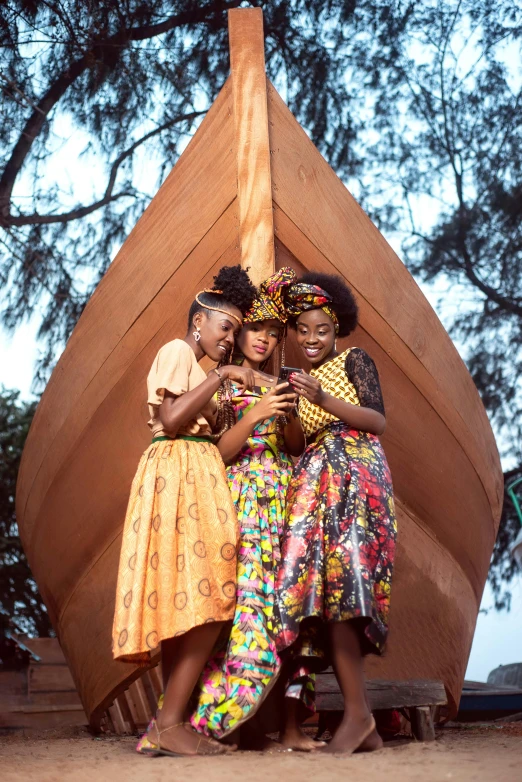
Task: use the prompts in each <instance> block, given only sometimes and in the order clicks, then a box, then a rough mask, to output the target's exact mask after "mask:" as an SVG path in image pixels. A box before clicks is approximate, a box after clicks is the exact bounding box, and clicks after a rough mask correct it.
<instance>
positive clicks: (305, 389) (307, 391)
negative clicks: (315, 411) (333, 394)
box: [290, 372, 325, 407]
mask: <svg viewBox="0 0 522 782" xmlns="http://www.w3.org/2000/svg"><path fill="white" fill-rule="evenodd" d="M290 380H291V383H292V385H293V387H294V388H295V390H296V392H297V393H298V394H299V396H304V398H305V399H308V401H309V402H313V404H314V405H319V407H322V405H323V402H324V398H325V392H324V391H323V389H322V388H321V384H320V382H319V381H318V380H317V378H315V377H312V375H307V373H306V372H295V373H294V374H293V375H291V376H290Z"/></svg>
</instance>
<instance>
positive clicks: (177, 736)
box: [149, 622, 227, 755]
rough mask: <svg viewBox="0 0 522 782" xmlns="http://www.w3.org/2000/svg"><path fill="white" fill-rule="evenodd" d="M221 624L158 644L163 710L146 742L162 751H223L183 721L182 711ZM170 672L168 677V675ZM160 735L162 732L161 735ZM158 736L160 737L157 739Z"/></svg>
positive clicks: (205, 627)
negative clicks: (161, 664) (159, 747)
mask: <svg viewBox="0 0 522 782" xmlns="http://www.w3.org/2000/svg"><path fill="white" fill-rule="evenodd" d="M222 626H223V623H222V622H212V623H210V624H204V625H200V626H199V627H194V628H193V629H192V630H189V632H188V633H185V634H184V635H182V636H180V637H179V638H169V639H168V640H167V641H163V643H162V644H161V654H162V660H163V658H164V659H165V663H166V665H165V670H164V676H165V674H167V675H166V676H165V679H167V677H168V680H166V682H165V692H164V701H163V708H162V709H161V712H160V713H159V715H158V718H157V720H156V724H155V726H154V727H153V728H152V730H151V731H150V732H149V739H150V741H151V742H153V743H154V744H156V745H157V744H158V742H159V744H160V745H161V747H162V748H163V749H167V750H170V751H171V752H177V753H180V754H187V755H194V754H195V753H196V752H197V751H198V747H199V754H220V753H222V752H226V751H227V749H226V748H225V747H221V746H219V745H218V744H217V743H215V742H210V741H208V740H207V739H206V738H205V737H204V736H201V735H200V734H198V733H196V732H195V731H194V730H193V729H192V727H191V726H190V724H187V723H186V722H185V720H186V708H187V705H188V702H189V699H190V696H191V695H192V691H193V690H194V687H195V686H196V683H197V681H198V678H199V675H200V673H201V671H202V670H203V666H204V665H205V663H206V661H207V660H208V658H209V657H210V655H211V653H212V649H213V647H214V644H215V642H216V640H217V638H218V636H219V633H220V631H221V628H222ZM169 669H170V673H168V671H169ZM163 731H165V732H164V733H163ZM158 734H161V735H158Z"/></svg>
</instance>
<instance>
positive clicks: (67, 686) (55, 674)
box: [29, 665, 76, 695]
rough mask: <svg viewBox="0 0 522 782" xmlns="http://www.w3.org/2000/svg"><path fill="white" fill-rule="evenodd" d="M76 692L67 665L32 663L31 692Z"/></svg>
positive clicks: (30, 674) (30, 668) (30, 673)
mask: <svg viewBox="0 0 522 782" xmlns="http://www.w3.org/2000/svg"><path fill="white" fill-rule="evenodd" d="M70 691H72V692H76V688H75V686H74V681H73V678H72V676H71V672H70V670H69V668H68V667H67V665H30V666H29V694H30V695H31V694H32V693H33V692H70Z"/></svg>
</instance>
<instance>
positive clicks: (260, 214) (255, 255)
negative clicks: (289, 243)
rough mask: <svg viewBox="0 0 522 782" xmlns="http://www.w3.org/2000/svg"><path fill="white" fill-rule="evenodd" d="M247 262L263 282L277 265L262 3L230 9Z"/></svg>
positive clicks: (243, 248)
mask: <svg viewBox="0 0 522 782" xmlns="http://www.w3.org/2000/svg"><path fill="white" fill-rule="evenodd" d="M228 32H229V41H230V70H231V74H232V94H233V98H234V128H235V139H236V155H237V197H238V201H239V236H240V243H241V263H242V265H243V266H244V267H245V268H248V267H250V275H251V277H252V280H253V281H254V283H256V284H259V283H260V282H261V281H262V280H265V279H266V278H267V277H269V276H270V275H271V274H273V273H274V270H275V266H274V263H275V254H274V225H273V217H272V182H271V176H270V145H269V140H268V111H267V93H266V73H265V51H264V35H263V12H262V10H261V8H248V9H246V8H241V9H234V10H231V11H229V12H228Z"/></svg>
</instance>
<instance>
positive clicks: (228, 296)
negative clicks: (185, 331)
mask: <svg viewBox="0 0 522 782" xmlns="http://www.w3.org/2000/svg"><path fill="white" fill-rule="evenodd" d="M212 290H215V291H223V293H202V294H201V295H200V296H199V298H200V299H201V301H202V302H203V304H199V303H198V302H197V301H193V302H192V304H191V307H190V310H189V314H188V327H189V329H190V328H191V326H192V318H193V317H194V315H195V314H196V312H201V311H202V310H203V309H205V307H204V305H205V304H207V305H208V306H209V307H223V305H224V306H225V307H226V305H227V304H228V305H231V306H233V307H237V309H238V310H239V311H240V312H241V314H242V315H244V314H245V313H246V312H248V310H249V309H250V307H251V306H252V302H253V301H254V299H255V297H256V294H257V290H256V287H255V286H254V285H253V283H252V280H251V279H250V277H249V276H248V274H247V272H246V271H245V269H243V268H242V267H241V266H240V265H239V264H237V265H236V266H223V267H222V268H221V269H220V270H219V271H218V273H217V274H216V276H215V277H214V285H213V286H212Z"/></svg>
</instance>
